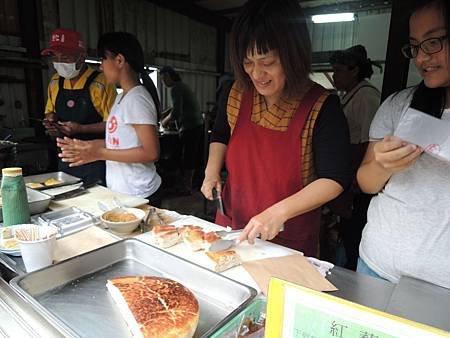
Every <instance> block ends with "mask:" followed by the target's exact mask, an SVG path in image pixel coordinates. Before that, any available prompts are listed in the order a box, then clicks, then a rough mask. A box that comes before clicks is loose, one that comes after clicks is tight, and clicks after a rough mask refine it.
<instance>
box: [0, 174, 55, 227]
mask: <svg viewBox="0 0 450 338" xmlns="http://www.w3.org/2000/svg"><path fill="white" fill-rule="evenodd" d="M0 182H1V181H0ZM0 184H1V183H0ZM27 195H28V205H29V206H30V214H31V215H34V214H39V213H41V212H44V211H45V210H47V209H48V205H49V204H50V200H51V199H52V197H51V196H49V195H47V194H45V193H43V192H40V191H36V190H33V189H30V188H27ZM0 197H1V196H0ZM0 222H3V211H2V204H1V203H0Z"/></svg>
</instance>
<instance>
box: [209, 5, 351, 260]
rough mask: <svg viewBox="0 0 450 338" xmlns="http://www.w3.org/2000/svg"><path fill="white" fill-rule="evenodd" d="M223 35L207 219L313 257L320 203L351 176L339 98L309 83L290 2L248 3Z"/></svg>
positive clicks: (301, 23)
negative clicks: (223, 76)
mask: <svg viewBox="0 0 450 338" xmlns="http://www.w3.org/2000/svg"><path fill="white" fill-rule="evenodd" d="M302 18H303V19H302ZM230 39H231V53H230V55H231V62H232V65H233V67H234V72H235V76H236V79H237V81H236V83H235V84H234V85H233V87H232V89H231V92H230V94H229V98H228V103H227V107H226V108H225V107H219V112H218V116H217V119H216V124H215V128H214V132H213V136H212V140H211V144H210V155H209V159H208V164H207V168H206V171H205V180H204V182H203V186H202V192H203V194H204V195H205V197H206V198H209V199H212V189H213V188H216V189H217V190H218V191H220V192H221V193H222V198H223V201H224V210H225V213H224V214H220V213H218V214H217V216H216V223H217V224H221V225H224V226H228V225H229V226H231V227H232V228H233V229H241V228H244V231H243V233H242V235H241V237H240V240H248V241H249V242H250V243H253V242H254V239H255V238H256V237H258V236H260V237H261V239H263V240H272V241H273V242H275V243H278V244H281V245H284V246H287V247H290V248H293V249H296V250H300V251H302V252H304V253H305V254H306V255H309V256H315V255H317V250H318V237H319V227H320V211H319V207H320V206H322V205H323V204H324V203H326V202H328V201H330V200H332V199H333V198H335V197H337V196H338V195H339V194H340V193H341V192H342V191H343V189H344V188H345V187H346V186H347V185H348V184H349V183H350V181H351V165H350V164H351V163H350V157H349V156H350V148H349V146H350V145H349V135H348V127H347V124H346V121H345V118H344V116H343V113H342V110H341V109H340V106H339V99H338V98H337V97H336V96H334V95H329V93H328V92H327V91H326V90H325V89H324V88H323V87H321V86H319V85H317V84H315V83H313V82H312V81H310V80H309V73H310V69H311V43H310V40H309V34H308V31H307V28H306V21H305V19H304V16H303V13H302V10H301V8H300V6H299V5H298V2H297V1H296V0H286V1H282V2H275V1H270V0H264V1H259V0H250V1H249V2H247V4H246V5H245V7H244V9H243V11H242V13H241V14H240V16H239V17H238V18H237V19H236V20H235V23H234V26H233V29H232V33H231V36H230ZM224 162H225V164H226V168H227V171H228V178H227V181H226V184H225V186H224V188H223V191H222V186H221V179H220V171H221V168H222V166H223V164H224ZM282 228H283V229H284V230H283V231H282V232H280V230H281V229H282Z"/></svg>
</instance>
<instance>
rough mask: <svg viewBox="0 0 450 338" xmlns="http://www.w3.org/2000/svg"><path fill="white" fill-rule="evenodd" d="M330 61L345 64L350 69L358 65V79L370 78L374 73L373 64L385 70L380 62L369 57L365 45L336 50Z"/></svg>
mask: <svg viewBox="0 0 450 338" xmlns="http://www.w3.org/2000/svg"><path fill="white" fill-rule="evenodd" d="M330 63H331V64H339V65H344V66H347V67H348V68H349V69H353V68H355V67H358V69H359V70H358V81H362V80H364V79H370V77H371V76H372V74H373V69H372V66H375V67H377V68H379V69H380V72H381V71H382V70H383V68H382V67H381V65H380V64H378V63H377V62H374V61H372V60H370V59H369V58H368V57H367V51H366V48H365V47H364V46H363V45H356V46H353V47H350V48H348V49H345V50H342V51H336V52H334V53H333V54H332V55H331V57H330Z"/></svg>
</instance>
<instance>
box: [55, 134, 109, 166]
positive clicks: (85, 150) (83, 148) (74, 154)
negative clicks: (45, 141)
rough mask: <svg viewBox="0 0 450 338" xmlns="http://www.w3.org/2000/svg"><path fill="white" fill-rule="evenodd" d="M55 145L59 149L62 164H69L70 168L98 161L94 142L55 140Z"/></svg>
mask: <svg viewBox="0 0 450 338" xmlns="http://www.w3.org/2000/svg"><path fill="white" fill-rule="evenodd" d="M56 144H57V145H58V147H59V148H61V153H60V154H59V155H58V156H59V157H60V158H62V161H63V162H70V165H69V166H70V167H77V166H80V165H83V164H86V163H90V162H94V161H97V160H99V150H100V149H101V147H98V146H96V142H95V140H94V141H81V140H77V139H71V138H68V137H64V138H63V139H62V138H57V139H56Z"/></svg>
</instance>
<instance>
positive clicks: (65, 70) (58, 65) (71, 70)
mask: <svg viewBox="0 0 450 338" xmlns="http://www.w3.org/2000/svg"><path fill="white" fill-rule="evenodd" d="M53 67H55V69H56V71H57V72H58V74H59V76H61V77H63V78H65V79H73V78H74V77H76V76H78V74H80V69H81V68H80V69H77V64H76V63H75V62H74V63H63V62H53Z"/></svg>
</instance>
